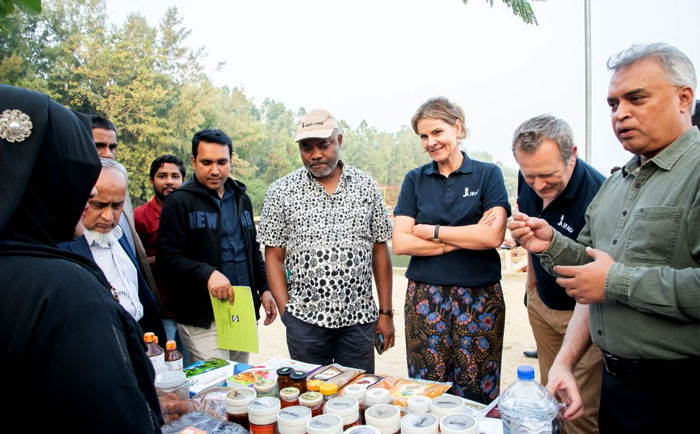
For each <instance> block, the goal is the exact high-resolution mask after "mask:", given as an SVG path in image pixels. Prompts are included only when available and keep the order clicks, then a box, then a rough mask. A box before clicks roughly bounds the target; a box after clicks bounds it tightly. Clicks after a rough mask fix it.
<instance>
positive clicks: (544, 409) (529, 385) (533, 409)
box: [498, 365, 560, 434]
mask: <svg viewBox="0 0 700 434" xmlns="http://www.w3.org/2000/svg"><path fill="white" fill-rule="evenodd" d="M498 409H499V410H500V412H501V419H502V420H503V434H549V433H558V432H559V431H560V427H559V423H558V421H557V420H556V416H557V412H558V411H559V404H558V403H557V400H556V399H555V398H554V396H553V395H552V394H551V393H549V391H548V390H547V389H545V388H544V386H542V385H541V384H540V383H538V382H536V381H535V369H534V368H533V367H532V366H529V365H522V366H518V381H516V382H515V383H513V384H511V385H510V386H508V388H507V389H506V390H505V392H503V394H502V395H501V397H500V400H499V403H498Z"/></svg>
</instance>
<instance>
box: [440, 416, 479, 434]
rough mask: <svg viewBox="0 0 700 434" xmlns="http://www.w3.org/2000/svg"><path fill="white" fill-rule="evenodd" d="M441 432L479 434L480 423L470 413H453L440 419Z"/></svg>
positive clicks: (443, 433)
mask: <svg viewBox="0 0 700 434" xmlns="http://www.w3.org/2000/svg"><path fill="white" fill-rule="evenodd" d="M440 432H441V433H442V434H477V433H478V432H479V424H478V423H477V421H476V419H475V418H474V417H472V416H469V415H468V414H464V413H459V414H451V415H449V416H445V417H443V418H442V419H441V420H440Z"/></svg>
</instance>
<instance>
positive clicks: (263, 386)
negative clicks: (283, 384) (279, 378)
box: [253, 378, 277, 392]
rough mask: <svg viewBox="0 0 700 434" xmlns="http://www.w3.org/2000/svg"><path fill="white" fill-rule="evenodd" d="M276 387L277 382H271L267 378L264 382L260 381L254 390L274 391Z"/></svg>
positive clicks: (254, 386)
mask: <svg viewBox="0 0 700 434" xmlns="http://www.w3.org/2000/svg"><path fill="white" fill-rule="evenodd" d="M275 386H277V382H276V381H275V380H270V379H269V378H266V379H264V380H258V381H257V382H256V383H255V384H254V385H253V388H255V390H257V391H265V392H266V391H268V390H272V389H273V388H274V387H275Z"/></svg>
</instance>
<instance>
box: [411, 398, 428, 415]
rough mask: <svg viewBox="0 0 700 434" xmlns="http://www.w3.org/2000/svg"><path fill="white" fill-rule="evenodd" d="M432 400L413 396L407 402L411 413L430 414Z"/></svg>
mask: <svg viewBox="0 0 700 434" xmlns="http://www.w3.org/2000/svg"><path fill="white" fill-rule="evenodd" d="M431 401H432V399H430V398H428V397H427V396H422V395H418V396H412V397H410V398H408V400H407V401H406V406H407V408H408V412H409V413H429V412H430V402H431Z"/></svg>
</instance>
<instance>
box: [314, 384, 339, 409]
mask: <svg viewBox="0 0 700 434" xmlns="http://www.w3.org/2000/svg"><path fill="white" fill-rule="evenodd" d="M318 391H319V392H321V395H323V403H324V404H325V403H326V402H328V401H329V400H331V399H333V398H335V397H336V396H338V385H337V384H335V383H323V384H321V387H320V388H319V389H318Z"/></svg>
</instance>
